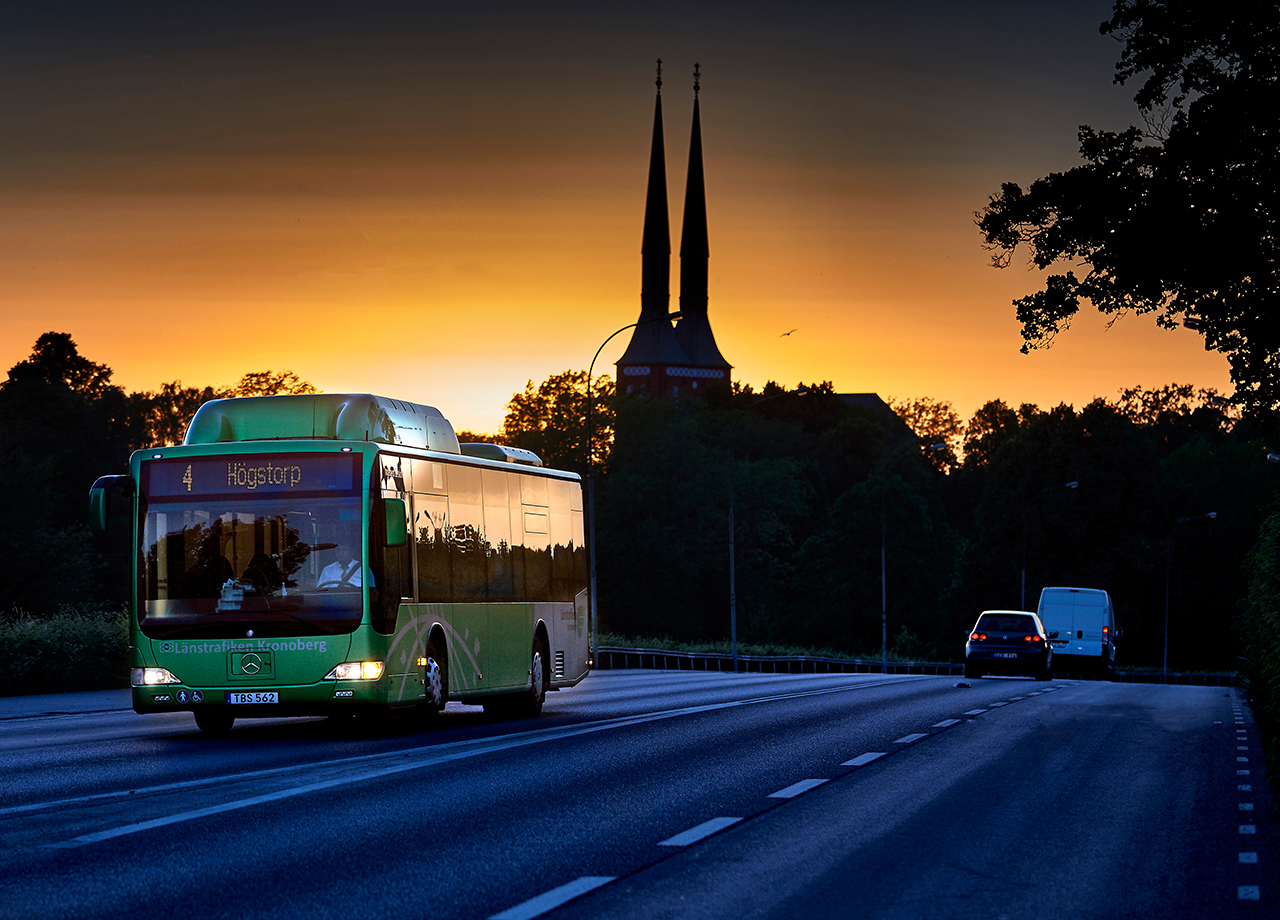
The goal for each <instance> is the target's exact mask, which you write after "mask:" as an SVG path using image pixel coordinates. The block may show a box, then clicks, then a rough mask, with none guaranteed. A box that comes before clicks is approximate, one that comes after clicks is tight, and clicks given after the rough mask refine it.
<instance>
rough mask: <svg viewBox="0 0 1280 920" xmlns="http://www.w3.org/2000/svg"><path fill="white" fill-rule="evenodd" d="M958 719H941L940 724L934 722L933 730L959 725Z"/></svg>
mask: <svg viewBox="0 0 1280 920" xmlns="http://www.w3.org/2000/svg"><path fill="white" fill-rule="evenodd" d="M960 722H961V720H960V719H943V720H942V721H941V722H934V723H933V727H934V728H950V727H951V726H952V725H959V724H960Z"/></svg>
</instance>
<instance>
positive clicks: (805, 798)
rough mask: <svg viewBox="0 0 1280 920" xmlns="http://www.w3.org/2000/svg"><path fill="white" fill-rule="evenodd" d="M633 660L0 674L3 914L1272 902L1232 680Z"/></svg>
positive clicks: (1138, 908)
mask: <svg viewBox="0 0 1280 920" xmlns="http://www.w3.org/2000/svg"><path fill="white" fill-rule="evenodd" d="M956 683H957V679H956V678H943V677H910V676H889V677H880V676H877V675H792V676H787V675H731V674H714V673H713V674H706V673H701V672H698V673H690V672H653V671H607V672H602V673H599V674H594V675H592V676H591V677H589V678H588V679H587V680H586V681H585V682H583V683H582V684H581V685H579V686H578V687H576V688H574V689H572V690H568V691H565V692H562V693H556V694H552V695H550V696H549V697H548V703H547V708H546V710H545V712H544V714H543V716H542V718H540V719H537V720H526V721H505V722H504V721H496V720H491V719H488V718H486V717H485V716H484V715H483V713H482V711H481V710H479V709H477V708H472V707H462V706H458V705H451V706H450V708H449V709H448V710H447V711H446V712H445V713H444V714H443V715H442V716H441V717H440V718H439V719H437V720H436V721H435V723H434V724H432V725H429V726H427V727H424V726H423V725H420V724H416V723H414V722H411V721H408V720H388V721H383V722H375V723H363V722H352V721H333V720H322V719H311V720H262V721H246V722H238V723H237V726H236V728H235V730H234V731H233V732H232V733H231V736H230V737H229V738H225V739H222V740H213V739H209V738H206V737H204V736H202V735H200V733H199V732H197V731H196V729H195V726H194V722H193V721H192V720H191V718H190V716H188V715H183V714H174V715H165V716H150V717H145V718H144V717H139V716H136V715H134V714H133V713H132V712H131V711H129V710H128V709H127V705H128V703H127V694H123V695H122V694H118V693H99V694H75V695H67V696H62V697H40V698H25V699H24V698H18V699H8V700H0V917H2V918H6V920H7V918H27V917H38V918H48V917H68V918H71V917H74V918H86V917H121V918H123V917H129V918H131V920H137V918H138V917H139V916H142V915H147V916H160V917H172V918H175V920H201V918H215V917H216V918H221V917H226V918H245V917H272V918H292V917H298V918H303V917H306V918H323V917H335V918H337V917H342V918H364V917H375V918H377V917H386V918H396V920H401V918H448V917H477V918H483V917H494V916H497V917H504V918H532V917H536V916H550V917H566V918H567V917H645V918H649V917H681V918H684V917H694V918H696V917H707V918H711V917H716V918H721V917H724V918H730V917H731V918H734V920H739V918H743V917H938V918H949V917H956V918H961V917H964V918H973V917H990V918H999V917H1008V918H1021V917H1046V918H1048V917H1053V918H1059V917H1081V918H1086V917H1099V918H1102V917H1106V918H1112V917H1137V916H1141V917H1151V916H1163V917H1184V916H1185V917H1197V918H1199V917H1275V916H1277V915H1278V910H1277V904H1280V872H1278V867H1280V845H1278V842H1277V841H1278V840H1280V836H1278V831H1277V817H1276V812H1275V808H1274V806H1273V804H1272V800H1271V796H1270V792H1269V789H1268V787H1267V785H1266V781H1265V779H1264V777H1263V775H1262V756H1261V749H1260V744H1259V739H1258V737H1257V733H1256V731H1255V729H1254V725H1253V720H1252V717H1251V716H1250V713H1249V711H1248V707H1247V706H1246V705H1245V704H1244V702H1243V700H1242V698H1241V695H1240V693H1239V691H1237V690H1234V689H1231V688H1216V687H1215V688H1210V687H1174V686H1169V687H1164V686H1159V685H1133V684H1108V683H1098V682H1088V683H1077V682H1071V681H1053V682H1050V683H1038V682H1035V681H1027V680H1015V679H986V680H977V681H971V682H969V683H971V684H972V686H971V687H968V688H965V687H957V686H955V684H956Z"/></svg>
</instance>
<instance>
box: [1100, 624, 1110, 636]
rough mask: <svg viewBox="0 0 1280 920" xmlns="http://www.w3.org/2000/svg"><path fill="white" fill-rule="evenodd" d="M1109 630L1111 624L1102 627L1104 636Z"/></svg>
mask: <svg viewBox="0 0 1280 920" xmlns="http://www.w3.org/2000/svg"><path fill="white" fill-rule="evenodd" d="M1109 632H1111V627H1110V626H1104V627H1102V634H1103V635H1104V636H1105V635H1106V634H1107V633H1109Z"/></svg>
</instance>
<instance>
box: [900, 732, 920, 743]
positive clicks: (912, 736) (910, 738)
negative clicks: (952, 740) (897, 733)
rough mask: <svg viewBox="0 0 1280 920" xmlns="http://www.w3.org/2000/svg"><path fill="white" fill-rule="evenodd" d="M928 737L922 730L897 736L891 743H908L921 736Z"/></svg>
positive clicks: (917, 739)
mask: <svg viewBox="0 0 1280 920" xmlns="http://www.w3.org/2000/svg"><path fill="white" fill-rule="evenodd" d="M928 737H929V736H928V735H927V734H924V733H922V732H915V733H914V734H910V735H903V736H902V737H901V738H899V739H898V740H897V741H895V742H893V743H894V744H910V743H911V742H912V741H919V740H920V739H921V738H928Z"/></svg>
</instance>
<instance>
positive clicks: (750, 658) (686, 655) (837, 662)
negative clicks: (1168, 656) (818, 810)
mask: <svg viewBox="0 0 1280 920" xmlns="http://www.w3.org/2000/svg"><path fill="white" fill-rule="evenodd" d="M597 651H598V653H599V654H598V655H597V658H598V660H597V662H596V666H595V669H596V670H598V671H617V670H624V669H629V668H635V669H645V670H655V671H730V672H731V671H733V656H732V655H729V654H727V653H724V652H672V651H666V650H663V649H656V648H622V647H621V646H616V645H602V646H600V647H599V649H597ZM738 670H739V671H740V672H746V673H753V674H880V673H881V672H882V669H881V665H880V662H879V661H878V660H868V659H865V658H826V657H821V656H816V655H739V656H738ZM889 673H890V674H933V675H946V676H959V675H963V674H964V665H962V664H958V663H954V662H936V661H891V662H889ZM1054 676H1055V677H1061V678H1068V679H1071V680H1099V679H1100V678H1099V675H1097V674H1092V673H1082V674H1076V673H1069V674H1055V675H1054ZM1116 680H1117V681H1118V682H1120V683H1125V684H1162V683H1170V684H1181V685H1191V686H1200V687H1230V686H1233V685H1234V684H1235V683H1236V675H1235V674H1234V673H1232V672H1222V673H1208V674H1206V673H1195V672H1178V673H1174V672H1170V673H1169V675H1168V679H1167V680H1166V679H1165V675H1163V674H1161V673H1159V672H1148V671H1117V672H1116Z"/></svg>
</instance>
